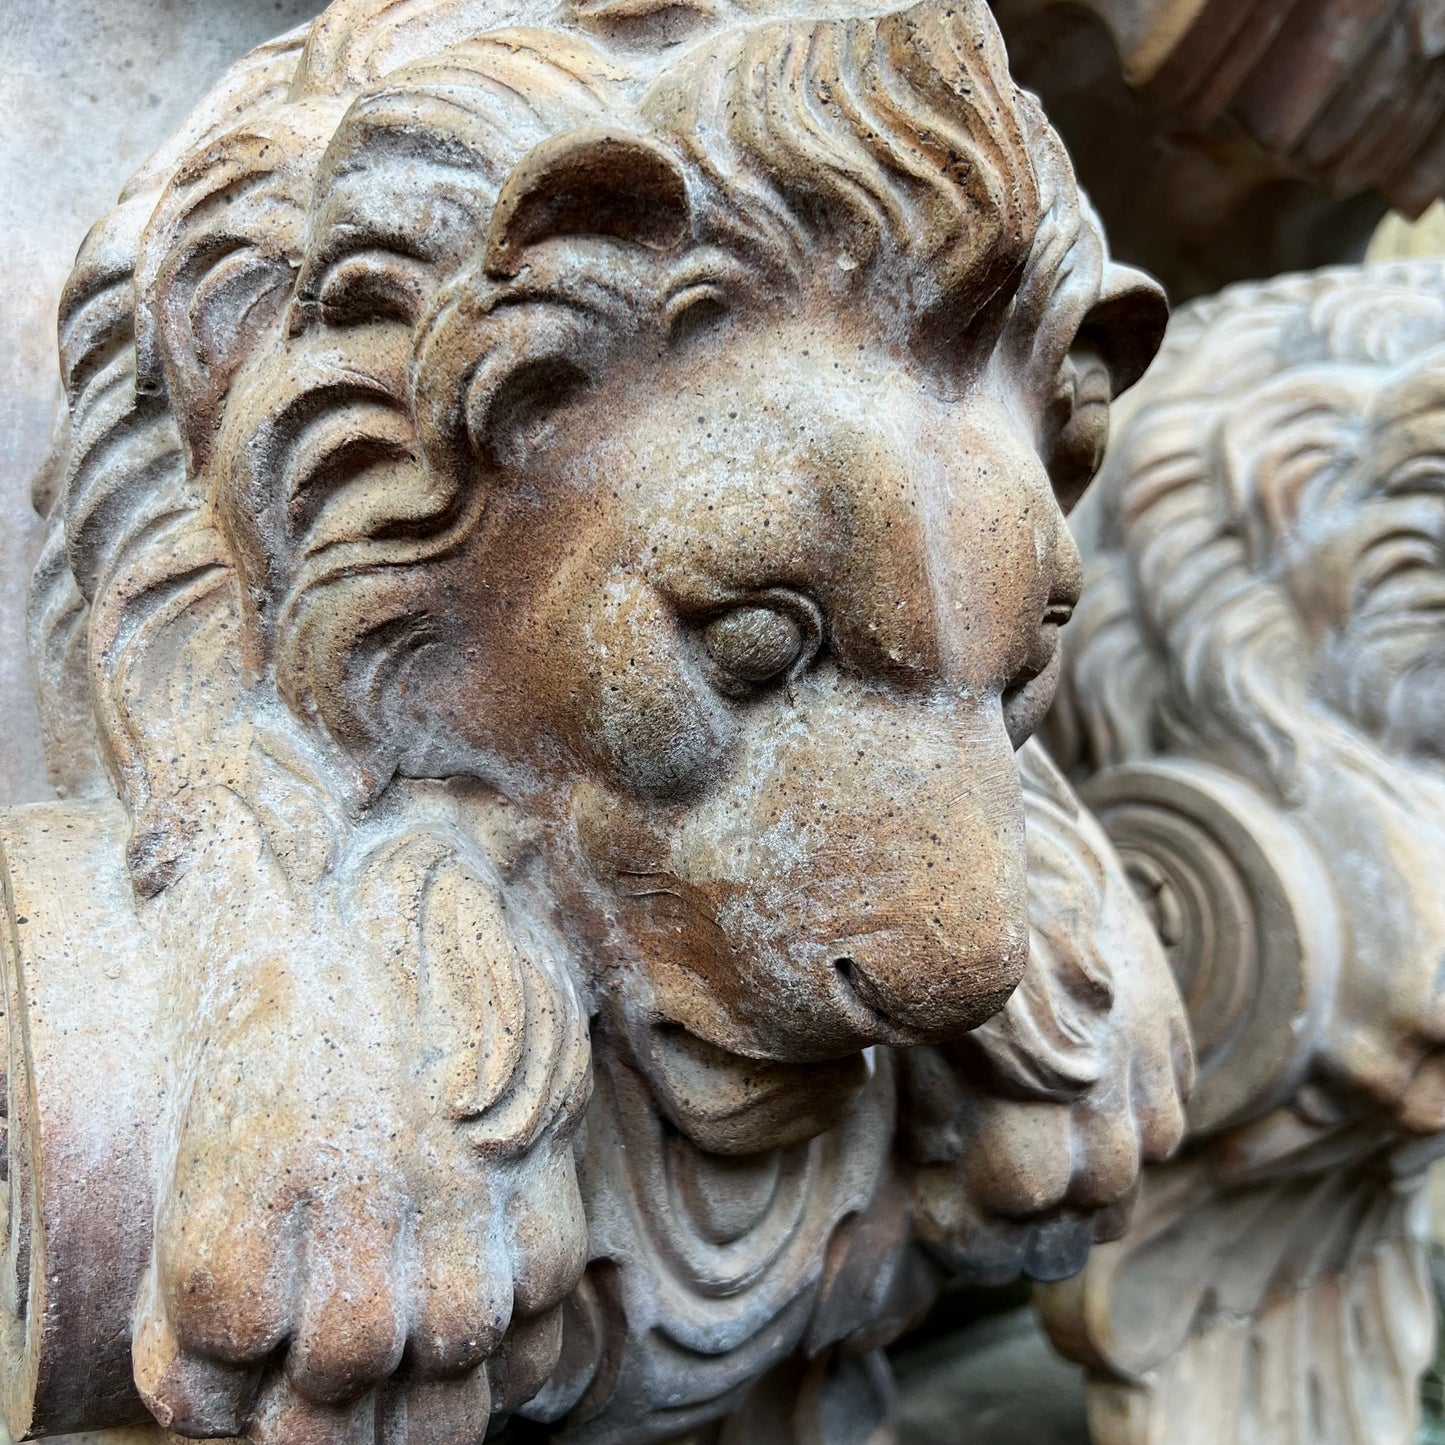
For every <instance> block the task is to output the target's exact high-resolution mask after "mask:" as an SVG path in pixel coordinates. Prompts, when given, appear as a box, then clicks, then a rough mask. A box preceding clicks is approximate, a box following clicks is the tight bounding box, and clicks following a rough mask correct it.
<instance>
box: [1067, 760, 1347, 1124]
mask: <svg viewBox="0 0 1445 1445" xmlns="http://www.w3.org/2000/svg"><path fill="white" fill-rule="evenodd" d="M1081 795H1082V797H1083V798H1084V800H1085V801H1086V802H1087V803H1088V804H1089V806H1090V807H1091V808H1092V809H1093V810H1094V812H1095V814H1096V815H1097V816H1098V818H1099V820H1100V822H1101V823H1102V824H1103V825H1104V828H1105V830H1106V831H1107V832H1108V834H1109V836H1110V838H1111V839H1112V840H1113V842H1114V845H1115V847H1116V848H1117V849H1118V850H1119V853H1120V856H1121V857H1122V858H1123V860H1124V864H1125V867H1126V868H1127V869H1128V871H1129V874H1130V877H1131V879H1132V880H1133V882H1134V884H1135V887H1136V889H1137V890H1138V892H1139V894H1140V896H1141V898H1142V899H1143V900H1144V902H1145V904H1146V906H1147V907H1148V908H1149V909H1150V910H1151V912H1152V913H1153V916H1154V921H1155V926H1156V928H1157V930H1158V932H1159V936H1160V939H1161V941H1162V942H1163V943H1164V946H1165V948H1166V950H1167V952H1168V955H1169V960H1170V965H1171V967H1172V968H1173V970H1174V976H1175V980H1176V981H1177V983H1178V985H1179V989H1180V992H1181V994H1182V995H1183V997H1184V1002H1185V1007H1186V1009H1187V1011H1188V1015H1189V1022H1190V1030H1191V1033H1192V1036H1193V1039H1194V1048H1195V1053H1196V1056H1197V1060H1198V1069H1199V1073H1198V1080H1197V1083H1196V1085H1195V1089H1194V1093H1193V1095H1192V1097H1191V1098H1190V1101H1189V1123H1190V1133H1191V1135H1193V1136H1194V1137H1196V1138H1197V1137H1199V1136H1200V1135H1203V1134H1208V1133H1213V1132H1215V1131H1216V1130H1218V1129H1221V1128H1223V1127H1225V1126H1227V1125H1229V1124H1232V1123H1236V1122H1239V1121H1240V1120H1242V1119H1243V1118H1246V1117H1250V1116H1254V1115H1257V1114H1259V1113H1261V1112H1263V1111H1264V1110H1266V1109H1269V1108H1271V1107H1274V1106H1275V1105H1277V1104H1280V1103H1283V1102H1284V1101H1285V1099H1287V1098H1288V1097H1289V1095H1290V1093H1291V1092H1292V1091H1293V1089H1294V1088H1295V1087H1296V1086H1297V1085H1298V1084H1299V1083H1300V1082H1301V1080H1302V1079H1303V1077H1304V1073H1305V1070H1306V1069H1307V1067H1308V1064H1309V1060H1310V1055H1311V1053H1312V1050H1313V1049H1314V1047H1315V1044H1316V1039H1317V1035H1318V1033H1319V1029H1320V1027H1321V1024H1322V1023H1323V1021H1324V1017H1325V1014H1326V1011H1327V1010H1328V1008H1329V1006H1330V1001H1331V999H1332V998H1333V994H1334V985H1335V979H1336V977H1337V976H1338V972H1339V964H1340V953H1341V936H1340V921H1339V918H1338V912H1337V906H1336V902H1335V898H1334V893H1333V890H1332V887H1331V885H1330V881H1329V877H1328V874H1327V873H1326V871H1325V868H1324V865H1323V862H1322V860H1321V859H1320V857H1319V854H1318V852H1317V850H1316V849H1315V847H1314V845H1313V844H1312V843H1311V842H1310V841H1309V840H1308V839H1307V838H1306V837H1305V836H1304V834H1303V833H1302V832H1301V831H1300V830H1299V829H1298V828H1296V827H1295V826H1293V825H1292V824H1291V823H1290V822H1289V821H1288V820H1287V819H1286V817H1285V816H1284V815H1283V814H1282V813H1281V812H1280V811H1279V809H1278V808H1274V807H1271V806H1270V804H1269V803H1268V802H1267V801H1266V799H1265V798H1264V797H1263V795H1262V794H1260V793H1259V792H1257V791H1256V790H1255V789H1254V788H1253V787H1251V786H1250V785H1249V784H1248V783H1246V782H1244V781H1243V780H1242V779H1240V778H1238V777H1237V776H1235V775H1233V774H1229V773H1225V772H1223V771H1221V770H1220V769H1218V768H1214V767H1211V766H1209V765H1208V764H1206V763H1198V762H1181V761H1161V762H1150V763H1141V764H1130V765H1126V766H1121V767H1114V768H1108V769H1105V770H1104V771H1103V772H1101V773H1099V774H1097V775H1096V776H1095V777H1094V778H1092V779H1091V780H1090V781H1089V782H1088V784H1087V785H1085V787H1084V788H1083V789H1082V790H1081Z"/></svg>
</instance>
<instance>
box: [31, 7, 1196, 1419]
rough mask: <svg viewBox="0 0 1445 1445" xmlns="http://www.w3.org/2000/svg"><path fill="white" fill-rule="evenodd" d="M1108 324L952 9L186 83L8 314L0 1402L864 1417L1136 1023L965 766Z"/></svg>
mask: <svg viewBox="0 0 1445 1445" xmlns="http://www.w3.org/2000/svg"><path fill="white" fill-rule="evenodd" d="M784 8H786V7H784ZM1162 320H1163V306H1162V299H1161V297H1160V294H1159V292H1158V290H1157V288H1156V287H1155V286H1154V285H1153V284H1152V283H1150V282H1148V281H1147V280H1145V279H1144V278H1143V277H1141V276H1139V275H1138V274H1137V273H1133V272H1130V271H1127V270H1125V269H1123V268H1119V267H1117V266H1114V265H1112V264H1111V263H1110V262H1109V260H1108V257H1107V254H1106V252H1105V249H1104V246H1103V242H1102V239H1101V237H1100V234H1099V231H1098V227H1097V224H1096V223H1095V221H1094V220H1093V218H1092V215H1091V213H1090V212H1089V211H1088V209H1087V207H1086V206H1085V205H1084V204H1083V203H1082V201H1081V199H1080V197H1079V195H1078V192H1077V190H1076V187H1075V183H1074V180H1073V176H1072V173H1071V171H1070V169H1069V165H1068V162H1067V160H1066V158H1065V156H1064V153H1063V151H1062V148H1061V147H1060V145H1059V143H1058V141H1057V139H1056V137H1055V136H1054V135H1053V134H1052V132H1051V131H1050V129H1049V128H1048V126H1047V124H1046V123H1045V122H1044V120H1043V118H1042V116H1041V114H1040V112H1039V110H1038V108H1037V106H1036V105H1035V104H1034V103H1033V102H1032V101H1031V100H1030V99H1029V98H1028V97H1026V96H1024V95H1023V94H1021V93H1020V92H1018V91H1017V90H1016V89H1015V88H1014V86H1013V85H1012V83H1011V81H1010V80H1009V78H1008V73H1007V69H1006V65H1005V60H1004V55H1003V50H1002V47H1001V44H1000V42H999V38H998V35H997V32H996V30H995V29H994V27H993V23H992V21H991V19H990V17H989V15H988V13H987V11H986V10H985V9H983V8H982V7H981V6H980V5H977V4H956V3H950V4H942V3H926V4H923V5H919V6H916V7H914V8H912V9H909V10H904V11H899V12H898V13H896V14H888V15H883V16H857V15H854V14H852V13H850V10H849V7H846V6H829V7H824V9H823V10H822V11H820V12H814V11H806V12H805V11H804V10H803V9H802V7H799V10H798V12H797V13H794V12H792V11H789V12H788V13H786V14H780V15H774V14H768V15H764V14H760V13H753V12H751V11H750V10H748V9H746V8H737V9H732V8H727V7H717V8H714V7H707V8H706V9H703V8H696V9H694V8H692V7H690V6H676V5H667V6H661V7H658V6H652V5H647V4H644V5H641V6H639V5H637V4H635V3H631V0H626V3H616V0H603V3H593V4H586V5H581V4H579V5H577V6H575V7H572V8H566V9H553V8H552V7H551V6H549V5H546V4H543V3H540V0H537V3H531V4H527V5H520V4H519V5H516V6H513V7H510V8H506V7H502V6H500V5H498V4H496V3H485V4H483V3H475V0H473V3H468V0H420V3H380V0H368V3H359V0H342V3H339V4H336V5H333V6H332V7H331V9H330V10H328V11H327V12H326V13H325V15H323V16H322V18H321V19H320V20H319V21H318V22H317V23H316V25H315V26H314V27H313V28H311V29H309V30H303V31H300V32H297V33H295V34H293V35H291V36H289V37H284V38H283V39H281V40H279V41H277V42H275V43H274V44H272V45H270V46H267V47H263V49H261V50H260V51H258V52H256V53H255V54H253V55H252V56H251V57H250V58H248V59H247V60H245V61H243V62H241V63H240V64H239V65H238V66H237V67H236V68H235V69H234V70H233V71H232V72H231V73H230V74H229V75H228V76H227V77H226V78H225V79H224V80H223V81H222V82H221V84H220V86H219V87H218V89H217V90H216V91H215V92H213V94H212V96H211V97H210V98H209V99H208V100H207V101H206V102H205V103H204V104H203V105H202V106H201V107H200V109H199V110H198V111H197V112H196V114H195V115H194V116H193V117H192V119H191V120H190V121H189V122H188V123H187V125H186V126H185V127H184V128H183V129H182V131H181V132H180V133H179V134H178V135H177V136H176V138H175V139H174V141H173V142H172V143H171V144H170V145H169V146H168V147H167V148H166V149H165V150H163V151H162V152H161V153H160V154H159V155H158V156H157V157H156V158H155V159H154V160H153V161H152V162H151V163H150V164H149V165H148V166H147V167H146V168H145V169H143V170H142V172H141V173H140V174H139V175H138V176H137V177H136V178H135V179H134V181H133V182H132V183H131V185H130V186H129V187H128V189H127V191H126V193H125V195H124V196H123V197H122V201H121V204H120V206H119V207H118V208H117V209H116V210H115V211H113V212H112V213H111V214H110V215H109V216H107V217H106V218H104V219H103V220H102V221H101V222H100V224H99V225H98V226H97V227H96V229H95V230H94V231H93V233H92V234H91V236H90V238H89V240H88V241H87V243H86V246H85V247H84V249H83V251H82V254H81V256H80V258H79V260H78V262H77V264H76V267H75V270H74V273H73V275H72V277H71V281H70V284H69V286H68V288H67V292H66V296H65V299H64V302H63V305H62V311H61V318H60V341H61V355H62V365H63V370H64V375H65V382H66V386H67V390H68V396H69V404H70V406H69V430H68V433H67V434H66V435H65V436H63V437H62V438H61V440H60V442H59V444H58V449H57V452H56V455H55V457H54V459H53V464H52V466H51V467H50V468H49V469H48V470H47V471H46V473H44V474H43V475H42V477H41V478H40V480H39V482H38V484H37V499H38V502H39V505H40V507H41V509H42V510H43V511H44V512H46V513H47V515H48V517H49V519H50V523H49V527H50V530H49V541H48V544H47V547H46V550H45V553H44V556H43V558H42V560H41V563H40V567H39V570H38V573H37V576H36V580H35V585H34V588H33V591H32V633H33V645H34V649H35V656H36V666H37V673H38V676H39V677H40V680H41V699H40V701H41V711H42V717H43V720H44V724H45V727H46V730H47V740H48V747H49V758H50V763H51V767H52V771H53V774H54V778H55V782H56V784H57V787H58V788H59V789H60V790H61V792H62V793H63V794H64V795H65V797H66V801H64V802H62V803H58V804H52V805H37V806H35V807H34V808H31V809H25V810H16V811H13V812H11V813H10V814H8V815H7V816H6V817H5V819H4V825H3V847H4V859H5V866H6V872H7V876H8V880H9V882H8V892H7V895H6V897H7V907H8V909H9V916H8V920H7V927H6V930H5V933H4V939H3V942H4V948H3V957H4V963H5V968H6V978H7V983H6V997H7V1018H8V1021H9V1037H10V1066H9V1091H8V1092H9V1105H8V1109H7V1118H8V1120H9V1129H10V1137H9V1175H8V1178H9V1193H10V1236H11V1253H10V1265H9V1274H10V1277H9V1281H8V1293H7V1296H6V1302H7V1305H8V1312H7V1319H6V1330H7V1337H6V1342H5V1360H6V1369H5V1376H4V1381H3V1392H4V1406H5V1412H6V1415H7V1417H8V1418H9V1421H10V1423H11V1427H12V1429H13V1430H14V1431H15V1432H16V1434H17V1435H22V1436H23V1435H30V1436H37V1435H44V1434H54V1433H58V1432H65V1431H77V1430H83V1429H96V1428H99V1427H102V1426H110V1425H129V1424H139V1423H141V1422H143V1421H144V1420H145V1419H146V1418H147V1415H148V1413H149V1415H151V1416H153V1417H154V1418H155V1419H156V1420H158V1421H160V1423H161V1424H162V1425H164V1426H166V1427H168V1428H170V1429H171V1430H173V1431H175V1432H178V1433H180V1434H184V1435H191V1436H209V1437H229V1436H237V1435H244V1436H246V1437H248V1438H250V1439H252V1440H254V1441H257V1442H275V1445H312V1442H336V1445H341V1442H346V1445H352V1442H355V1441H358V1440H361V1439H371V1438H373V1437H374V1438H376V1439H377V1440H385V1441H387V1442H399V1441H403V1440H405V1441H413V1442H418V1445H421V1442H425V1445H448V1442H474V1441H478V1440H480V1439H481V1438H482V1435H483V1433H484V1432H485V1431H487V1430H488V1428H489V1426H490V1428H491V1430H492V1431H493V1432H494V1433H496V1432H501V1433H503V1434H504V1435H505V1436H507V1437H510V1438H513V1439H516V1440H519V1441H520V1440H524V1439H527V1440H534V1439H537V1438H559V1439H560V1438H565V1439H567V1440H577V1441H589V1442H599V1445H602V1442H618V1445H623V1442H626V1445H637V1442H643V1441H649V1440H657V1441H662V1440H674V1441H682V1440H689V1441H703V1440H715V1441H719V1442H723V1441H726V1442H732V1441H744V1440H746V1441H749V1442H753V1441H766V1440H776V1441H778V1442H783V1441H788V1442H802V1441H804V1440H807V1441H827V1442H829V1445H852V1442H862V1441H865V1440H867V1441H874V1442H883V1441H886V1440H888V1439H890V1438H891V1437H892V1418H893V1406H892V1399H891V1387H890V1384H889V1378H888V1372H887V1367H886V1363H885V1362H884V1359H883V1357H882V1355H881V1353H880V1350H881V1347H882V1346H883V1345H884V1344H886V1343H887V1342H888V1341H889V1340H890V1339H892V1338H893V1337H894V1336H896V1335H897V1334H898V1333H899V1332H900V1331H901V1330H902V1329H903V1328H904V1327H905V1326H906V1325H907V1323H908V1322H909V1321H910V1320H911V1319H913V1318H914V1317H915V1316H916V1315H917V1314H918V1312H919V1311H920V1310H921V1309H922V1308H924V1307H925V1306H926V1305H927V1303H928V1301H929V1299H930V1298H931V1296H932V1293H933V1291H934V1290H935V1289H936V1287H937V1284H938V1282H939V1280H940V1279H941V1278H942V1277H943V1276H944V1275H945V1273H946V1272H947V1271H948V1270H949V1269H953V1270H956V1271H961V1272H962V1273H963V1274H964V1275H965V1276H967V1277H970V1278H987V1279H996V1278H1004V1277H1010V1276H1012V1275H1013V1274H1015V1273H1017V1272H1018V1271H1019V1270H1024V1271H1027V1272H1029V1273H1032V1274H1033V1275H1035V1276H1037V1277H1040V1278H1059V1277H1061V1276H1063V1275H1065V1274H1067V1273H1069V1272H1070V1271H1071V1270H1074V1269H1077V1268H1078V1267H1079V1265H1080V1264H1081V1263H1082V1261H1083V1258H1084V1254H1085V1251H1086V1250H1087V1247H1088V1244H1089V1242H1090V1241H1091V1240H1092V1239H1094V1238H1096V1237H1104V1236H1108V1235H1111V1234H1116V1233H1117V1232H1118V1231H1119V1230H1120V1229H1121V1228H1122V1227H1123V1223H1124V1219H1125V1215H1126V1212H1127V1206H1128V1202H1129V1200H1130V1199H1131V1197H1132V1194H1133V1192H1134V1190H1135V1187H1136V1184H1137V1175H1138V1171H1139V1168H1140V1165H1141V1160H1145V1159H1159V1158H1162V1157H1163V1156H1165V1155H1166V1154H1167V1153H1168V1152H1169V1151H1170V1150H1171V1149H1172V1148H1173V1147H1174V1145H1175V1144H1176V1143H1177V1141H1178V1139H1179V1137H1180V1134H1181V1132H1182V1127H1183V1114H1182V1104H1181V1097H1182V1094H1183V1093H1184V1091H1185V1090H1186V1088H1187V1085H1188V1082H1189V1077H1190V1073H1191V1069H1192V1061H1191V1053H1190V1047H1189V1043H1188V1039H1187V1037H1186V1033H1185V1029H1184V1021H1183V1013H1182V1010H1181V1006H1180V1002H1179V999H1178V995H1177V992H1176V991H1175V988H1174V984H1173V981H1172V978H1171V976H1170V973H1169V971H1168V968H1167V964H1166V961H1165V957H1164V954H1163V951H1162V949H1161V948H1160V946H1159V944H1158V942H1157V940H1156V939H1155V937H1154V934H1153V931H1152V929H1151V927H1150V924H1149V920H1148V918H1147V916H1146V914H1145V912H1144V911H1143V910H1142V909H1141V908H1140V906H1139V904H1138V902H1137V900H1136V899H1135V897H1134V895H1133V893H1132V892H1131V890H1130V888H1129V885H1128V882H1127V879H1126V876H1125V873H1124V870H1123V868H1122V865H1121V864H1120V861H1119V859H1118V857H1117V856H1116V854H1115V853H1114V851H1113V850H1112V848H1111V847H1110V845H1109V843H1108V841H1107V839H1106V838H1105V836H1104V834H1103V833H1102V831H1101V830H1100V829H1099V828H1098V826H1097V825H1096V824H1095V823H1094V822H1093V820H1092V819H1091V818H1090V817H1089V816H1088V814H1087V813H1086V812H1085V811H1084V810H1083V809H1082V808H1081V807H1080V805H1079V803H1078V801H1077V800H1076V799H1075V797H1074V796H1073V794H1072V793H1071V792H1070V790H1069V788H1068V786H1067V785H1066V784H1065V783H1064V782H1063V780H1062V778H1061V777H1060V776H1059V775H1058V773H1057V772H1056V771H1055V770H1054V769H1053V767H1052V766H1051V765H1050V764H1049V763H1048V761H1047V760H1046V758H1045V757H1044V756H1043V755H1042V754H1041V753H1040V752H1037V751H1035V750H1031V749H1030V748H1029V747H1026V746H1025V743H1026V739H1027V738H1028V736H1029V734H1030V733H1031V731H1032V730H1033V728H1034V727H1035V725H1036V724H1037V723H1038V721H1039V719H1040V718H1041V716H1042V714H1043V711H1044V709H1045V708H1046V707H1047V705H1048V702H1049V698H1050V694H1051V692H1052V689H1053V685H1054V681H1055V678H1056V675H1057V671H1058V658H1057V633H1058V629H1059V627H1060V626H1061V625H1062V623H1063V622H1064V621H1065V620H1066V619H1067V617H1068V614H1069V611H1070V608H1071V606H1072V603H1073V601H1074V599H1075V596H1076V593H1077V589H1078V585H1079V563H1078V555H1077V552H1076V550H1075V547H1074V544H1073V542H1072V541H1071V539H1070V536H1069V533H1068V530H1067V528H1066V526H1065V523H1064V519H1063V510H1062V506H1067V505H1068V504H1070V503H1071V502H1072V501H1073V500H1074V499H1075V498H1076V497H1077V495H1078V493H1079V491H1080V490H1081V488H1082V487H1083V486H1084V485H1085V484H1086V483H1087V481H1088V479H1089V478H1090V476H1091V475H1092V473H1093V470H1094V468H1095V467H1096V466H1097V464H1098V460H1099V457H1100V454H1101V450H1102V446H1103V442H1104V438H1105V434H1106V429H1107V416H1108V405H1109V400H1110V397H1111V395H1112V394H1113V393H1115V392H1117V391H1118V390H1119V389H1121V388H1122V387H1124V386H1127V385H1128V384H1129V383H1131V382H1132V381H1133V380H1135V379H1136V378H1137V376H1138V375H1139V373H1140V372H1141V371H1142V369H1143V367H1144V365H1145V364H1146V363H1147V361H1148V360H1149V358H1150V356H1151V355H1152V353H1153V350H1154V348H1155V346H1156V344H1157V340H1158V337H1159V334H1160V331H1161V329H1162ZM1061 504H1062V505H1061ZM1020 747H1024V751H1023V752H1022V753H1016V750H1017V749H1019V748H1020ZM1026 820H1027V835H1026V832H1025V823H1026Z"/></svg>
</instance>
